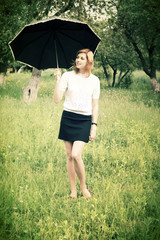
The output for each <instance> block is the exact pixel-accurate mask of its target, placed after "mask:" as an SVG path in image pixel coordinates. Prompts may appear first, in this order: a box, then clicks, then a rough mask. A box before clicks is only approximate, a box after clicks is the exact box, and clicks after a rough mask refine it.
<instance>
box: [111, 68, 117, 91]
mask: <svg viewBox="0 0 160 240" xmlns="http://www.w3.org/2000/svg"><path fill="white" fill-rule="evenodd" d="M116 74H117V69H116V70H115V69H114V70H113V82H112V87H114V85H115V81H116Z"/></svg>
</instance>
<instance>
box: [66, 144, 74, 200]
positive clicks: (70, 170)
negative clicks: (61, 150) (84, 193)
mask: <svg viewBox="0 0 160 240" xmlns="http://www.w3.org/2000/svg"><path fill="white" fill-rule="evenodd" d="M64 143H65V148H66V158H67V172H68V178H69V182H70V185H71V195H70V196H71V197H73V198H76V197H77V189H76V172H75V168H74V160H73V159H72V143H71V142H67V141H65V142H64Z"/></svg>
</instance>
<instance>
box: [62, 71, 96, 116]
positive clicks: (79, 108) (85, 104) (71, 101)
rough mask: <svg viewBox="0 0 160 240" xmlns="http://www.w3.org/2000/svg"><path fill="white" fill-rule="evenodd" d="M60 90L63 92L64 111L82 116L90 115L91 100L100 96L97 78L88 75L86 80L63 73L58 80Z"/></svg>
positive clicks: (75, 75)
mask: <svg viewBox="0 0 160 240" xmlns="http://www.w3.org/2000/svg"><path fill="white" fill-rule="evenodd" d="M60 90H61V91H64V92H65V101H64V105H63V106H64V110H66V111H69V112H74V113H79V114H83V115H91V114H92V99H98V98H99V95H100V81H99V78H98V77H96V76H95V75H93V74H90V76H89V77H88V78H85V77H82V75H80V74H76V73H75V71H70V72H65V73H64V74H63V75H62V77H61V80H60Z"/></svg>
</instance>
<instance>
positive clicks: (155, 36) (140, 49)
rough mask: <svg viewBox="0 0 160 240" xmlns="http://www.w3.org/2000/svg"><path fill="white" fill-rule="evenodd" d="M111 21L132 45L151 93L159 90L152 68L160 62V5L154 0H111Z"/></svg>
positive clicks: (156, 66)
mask: <svg viewBox="0 0 160 240" xmlns="http://www.w3.org/2000/svg"><path fill="white" fill-rule="evenodd" d="M113 5H114V6H116V10H117V11H116V14H115V12H114V14H113V15H114V21H115V23H116V24H117V26H118V27H119V29H122V30H123V32H124V34H125V36H126V37H127V39H128V40H129V42H130V43H131V44H132V46H133V48H134V51H135V52H136V54H137V56H138V58H139V60H140V63H141V67H142V69H143V71H144V72H145V73H146V74H147V75H148V76H149V77H150V79H151V85H152V88H153V90H154V91H155V92H159V91H160V84H159V83H158V82H157V80H156V70H158V69H159V62H160V24H159V23H160V4H159V1H158V0H130V1H127V0H118V1H116V0H114V1H112V6H113Z"/></svg>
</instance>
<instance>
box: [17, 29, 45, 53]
mask: <svg viewBox="0 0 160 240" xmlns="http://www.w3.org/2000/svg"><path fill="white" fill-rule="evenodd" d="M44 34H46V31H45V32H43V34H41V35H40V36H38V37H36V38H35V39H33V40H31V41H30V42H29V43H27V44H26V45H25V46H24V47H23V48H26V47H27V46H29V45H30V44H32V43H33V42H35V41H36V40H37V39H39V38H42V37H43V35H44ZM22 52H23V51H22ZM22 52H21V53H22ZM21 53H20V55H21Z"/></svg>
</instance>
